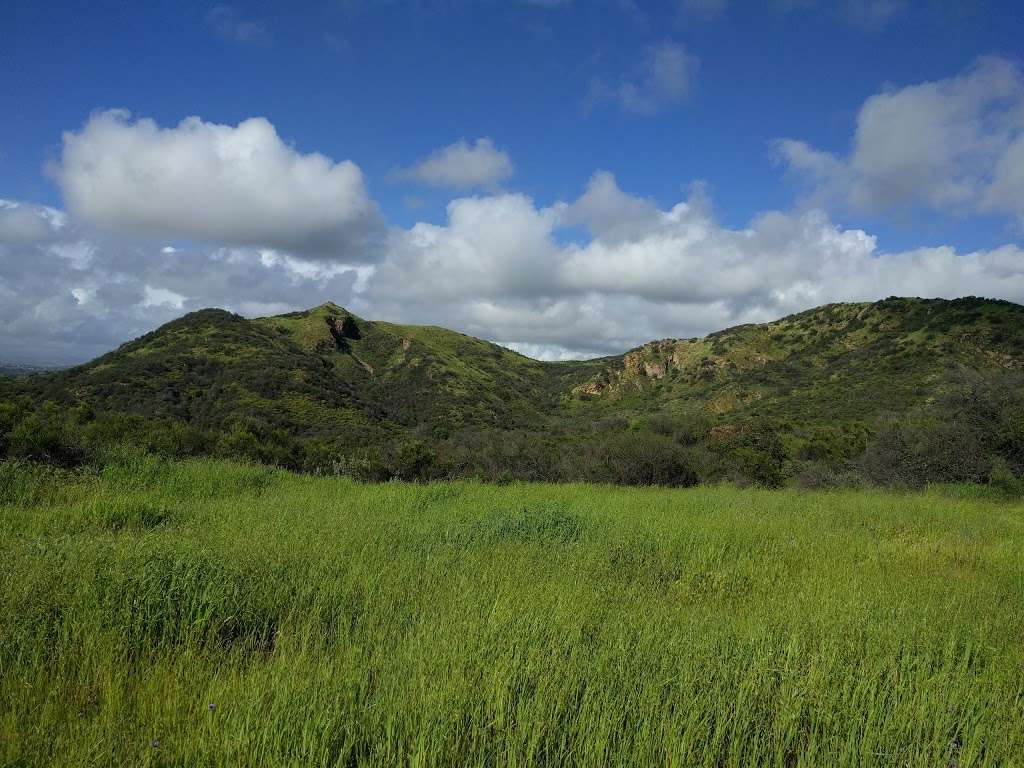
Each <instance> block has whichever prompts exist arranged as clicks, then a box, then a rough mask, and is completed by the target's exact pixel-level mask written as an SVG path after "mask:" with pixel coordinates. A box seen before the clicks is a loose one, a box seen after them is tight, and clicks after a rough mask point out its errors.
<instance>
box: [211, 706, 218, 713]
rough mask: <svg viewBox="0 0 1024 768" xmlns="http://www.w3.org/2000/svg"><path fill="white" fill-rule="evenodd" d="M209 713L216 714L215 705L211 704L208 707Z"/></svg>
mask: <svg viewBox="0 0 1024 768" xmlns="http://www.w3.org/2000/svg"><path fill="white" fill-rule="evenodd" d="M210 711H211V712H216V711H217V705H216V704H211V705H210Z"/></svg>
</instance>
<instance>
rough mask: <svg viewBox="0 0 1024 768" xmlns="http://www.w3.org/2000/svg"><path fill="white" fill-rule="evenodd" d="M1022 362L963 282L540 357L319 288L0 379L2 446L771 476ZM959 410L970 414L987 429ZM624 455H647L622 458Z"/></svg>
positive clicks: (465, 469)
mask: <svg viewBox="0 0 1024 768" xmlns="http://www.w3.org/2000/svg"><path fill="white" fill-rule="evenodd" d="M1022 370H1024V307H1022V306H1020V305H1017V304H1012V303H1009V302H1003V301H992V300H985V299H976V298H968V299H959V300H954V301H944V300H927V299H898V298H892V299H887V300H885V301H881V302H876V303H862V304H832V305H828V306H824V307H820V308H817V309H813V310H810V311H807V312H803V313H800V314H797V315H792V316H790V317H786V318H783V319H781V320H777V321H775V322H771V323H765V324H760V325H743V326H738V327H735V328H730V329H726V330H723V331H719V332H716V333H712V334H710V335H708V336H706V337H704V338H691V339H664V340H661V341H655V342H651V343H648V344H645V345H643V346H641V347H638V348H636V349H634V350H632V351H630V352H628V353H626V354H624V355H620V356H615V357H609V358H603V359H599V360H590V361H576V362H558V363H553V362H541V361H537V360H532V359H530V358H527V357H524V356H522V355H520V354H517V353H515V352H512V351H511V350H508V349H506V348H504V347H501V346H498V345H495V344H491V343H489V342H486V341H482V340H480V339H476V338H473V337H470V336H466V335H464V334H460V333H456V332H454V331H450V330H447V329H444V328H438V327H431V326H409V325H396V324H393V323H387V322H380V321H369V320H366V319H363V318H361V317H358V316H356V315H354V314H352V313H350V312H348V311H347V310H345V309H344V308H342V307H340V306H337V305H335V304H332V303H326V304H322V305H320V306H318V307H315V308H313V309H310V310H306V311H303V312H293V313H289V314H285V315H279V316H275V317H265V318H257V319H253V320H246V319H244V318H242V317H239V316H237V315H233V314H231V313H228V312H225V311H222V310H215V309H208V310H202V311H199V312H194V313H191V314H189V315H186V316H185V317H182V318H180V319H178V320H175V321H173V322H171V323H168V324H166V325H164V326H162V327H160V328H158V329H157V330H155V331H153V332H151V333H149V334H146V335H145V336H143V337H141V338H139V339H136V340H134V341H132V342H129V343H127V344H125V345H123V346H121V347H120V348H118V349H117V350H114V351H113V352H110V353H108V354H106V355H104V356H102V357H100V358H98V359H96V360H94V361H92V362H90V363H88V364H86V365H82V366H78V367H76V368H71V369H68V370H64V371H59V372H55V373H47V374H41V375H35V376H31V377H28V378H25V379H18V380H12V379H2V383H0V432H2V433H5V434H6V436H5V437H4V445H0V448H2V449H4V450H5V451H8V452H10V453H14V454H16V455H26V456H29V457H38V456H40V455H42V456H44V457H45V455H47V449H45V445H44V447H42V448H41V447H40V445H38V443H40V441H42V443H45V440H44V437H45V436H46V435H47V434H49V433H61V432H62V430H66V429H67V428H68V426H67V423H66V422H67V420H68V419H69V418H71V419H72V420H73V421H74V422H75V424H76V425H77V426H76V428H77V427H81V428H82V436H81V442H83V443H84V444H88V446H95V445H97V444H105V443H109V442H111V441H113V440H115V439H119V438H123V437H127V438H129V439H132V440H136V441H140V440H141V442H142V443H143V444H144V447H146V448H147V449H148V450H158V451H161V452H165V453H172V454H182V453H184V454H197V453H199V454H205V453H214V454H219V455H232V456H238V455H243V456H250V457H253V458H257V459H260V460H262V461H269V462H272V463H278V464H282V465H285V466H291V467H294V468H299V469H315V470H317V471H354V470H353V468H356V469H359V468H361V469H360V471H364V472H367V473H369V476H380V477H386V476H390V475H397V476H421V475H422V474H423V472H424V467H425V466H428V465H429V466H433V467H434V470H432V471H438V472H440V471H442V469H440V468H439V467H443V472H446V473H448V474H475V475H482V476H485V477H502V476H510V477H524V478H527V479H541V478H546V479H572V478H577V477H580V478H586V479H598V480H600V479H606V478H607V479H613V480H616V479H618V480H622V481H624V482H631V481H637V482H659V481H661V480H662V479H664V478H666V477H669V478H671V477H676V476H679V472H680V471H681V470H680V469H679V467H680V466H682V465H683V464H687V465H688V466H697V469H696V470H694V472H696V476H698V477H728V476H730V473H731V472H732V471H733V469H734V468H735V467H737V466H742V467H745V468H744V469H743V474H744V475H745V476H748V477H749V476H753V477H754V479H755V480H759V481H762V480H764V478H766V477H767V478H768V479H769V480H770V481H771V482H776V481H778V480H779V479H780V478H781V477H783V476H793V475H794V474H795V473H796V472H797V471H798V470H799V466H797V465H798V464H799V462H800V461H804V460H824V461H828V462H831V465H833V466H838V465H840V464H842V463H843V462H849V461H852V460H854V459H856V458H857V457H859V456H861V455H862V454H864V452H865V451H866V450H868V448H869V442H870V441H871V440H872V439H874V438H875V437H877V436H878V435H879V434H882V432H883V431H884V430H883V427H884V425H885V424H886V423H891V422H892V421H893V420H903V421H904V422H907V421H908V420H909V421H914V422H915V423H917V424H922V423H928V422H932V423H934V422H942V421H944V420H947V416H948V415H949V414H948V412H947V410H948V408H949V407H952V406H950V405H949V403H950V402H952V401H951V398H953V399H954V400H955V398H956V397H957V396H958V395H957V393H960V394H962V393H963V392H964V391H965V386H966V387H967V388H971V387H974V389H975V390H978V386H979V385H978V381H977V378H978V377H981V379H982V380H984V381H985V382H988V383H986V384H985V387H987V388H986V389H985V393H984V396H983V397H982V395H979V394H978V393H977V391H976V392H975V395H973V396H974V397H975V400H978V398H979V397H981V398H982V399H984V398H988V400H992V399H993V398H995V399H996V400H999V403H1001V405H998V408H1003V409H1004V410H1005V409H1006V408H1009V406H1008V405H1007V403H1008V402H1010V401H1011V400H1013V395H1012V392H1013V391H1015V387H1016V385H1017V382H1018V381H1019V372H1021V371H1022ZM965 376H967V377H969V376H974V377H975V379H976V380H975V381H974V383H969V384H965V381H966V379H965ZM1014 377H1018V378H1014ZM992 382H997V385H995V384H992ZM993 387H994V389H993ZM979 391H980V390H979ZM993 392H995V393H996V394H993ZM1007 392H1010V393H1011V394H1009V395H1008V394H1007ZM1000 398H1001V399H1000ZM1007 398H1009V400H1008V399H1007ZM959 402H960V405H958V406H955V407H956V408H960V410H961V411H962V410H963V409H964V408H965V407H967V406H964V405H963V398H962V397H961V399H960V401H959ZM979 402H980V401H979ZM986 402H988V401H986ZM993 402H994V401H993ZM992 408H996V406H991V407H990V408H989V409H990V410H992ZM975 410H977V408H975ZM972 413H974V412H973V411H972ZM1000 413H1003V411H1000ZM976 417H977V418H976ZM971 418H973V419H975V422H977V424H976V431H979V430H982V429H988V430H989V431H990V432H991V431H992V430H993V429H996V428H995V427H993V426H992V424H991V423H987V422H986V424H985V425H981V422H980V421H978V418H982V417H979V416H978V415H977V414H974V415H973V416H971ZM1000 418H1002V416H1001V417H1000ZM33 420H34V421H33ZM1004 421H1005V419H1004ZM1001 423H1002V422H1000V424H1001ZM1008 428H1009V429H1011V431H1012V429H1016V427H1012V428H1010V427H1008ZM998 429H1003V427H999V428H998ZM19 430H20V431H19ZM48 431H49V432H48ZM997 431H998V430H997ZM1021 431H1022V434H1024V426H1022V427H1021ZM637 435H644V436H645V437H644V439H643V440H640V439H639V438H638V437H637ZM140 436H141V438H140ZM1011 437H1012V436H1011ZM51 438H52V439H53V440H58V441H59V439H63V438H58V437H53V435H51ZM142 438H144V439H142ZM978 439H979V440H980V439H981V438H980V437H979V438H978ZM659 441H660V442H659ZM986 445H987V443H986ZM88 446H87V448H88ZM87 448H83V450H87ZM990 449H991V446H989V447H988V448H986V449H985V450H987V451H989V452H990V453H991V450H994V449H991V450H990ZM680 450H683V451H685V452H686V455H685V457H684V456H681V455H677V454H678V452H679V451H680ZM979 450H980V449H979ZM986 455H988V454H986ZM666 456H667V457H668V458H665V457H666ZM723 456H724V457H726V458H723ZM744 456H745V457H746V458H745V459H744V458H743V457H744ZM638 457H640V458H638ZM751 457H753V458H751ZM765 457H767V458H765ZM1011 458H1012V456H1011ZM640 461H642V462H646V464H645V466H648V465H650V466H649V467H648V470H649V471H648V470H645V473H641V474H639V475H637V474H631V473H629V472H626V473H625V474H622V472H621V470H622V467H623V466H627V467H628V466H634V465H636V463H637V462H640ZM766 461H767V462H768V463H769V464H770V465H771V466H772V467H774V469H772V470H771V472H770V473H769V474H768V475H764V473H763V472H762V470H763V467H762V469H758V466H760V465H759V464H758V462H760V463H761V464H763V463H764V462H766ZM659 462H660V463H659ZM730 462H731V464H730ZM751 462H753V464H751ZM1021 462H1022V463H1024V456H1022V457H1021ZM655 465H657V466H655ZM980 466H981V465H980V464H979V467H980ZM985 466H987V467H988V469H989V470H991V468H992V466H994V465H993V464H992V462H989V463H988V464H987V465H985ZM403 467H404V468H403ZM730 467H732V469H731V468H730ZM764 471H767V470H764ZM986 471H987V470H986ZM978 472H981V469H979V470H978ZM602 473H604V474H602ZM673 473H674V474H673ZM684 474H685V473H684ZM691 474H692V473H690V474H686V477H688V478H689V477H691ZM975 474H977V473H975ZM972 477H973V475H972ZM765 482H768V481H765Z"/></svg>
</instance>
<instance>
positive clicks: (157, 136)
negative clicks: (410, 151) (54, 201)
mask: <svg viewBox="0 0 1024 768" xmlns="http://www.w3.org/2000/svg"><path fill="white" fill-rule="evenodd" d="M53 174H54V176H55V178H56V179H57V181H58V183H59V184H60V187H61V190H62V192H63V194H64V199H65V202H66V203H67V206H68V209H69V211H70V212H71V214H72V215H74V216H75V217H77V218H79V219H80V220H82V221H83V222H86V223H88V224H90V225H92V226H95V227H97V228H103V229H107V230H110V231H117V232H119V233H133V234H136V235H141V236H159V237H169V238H183V239H188V240H193V241H204V242H214V243H223V244H231V245H239V246H262V247H269V248H276V249H280V250H288V251H294V252H297V253H302V254H305V255H307V256H310V257H316V258H320V259H327V260H334V261H345V262H362V261H369V260H372V259H373V258H374V256H375V252H374V250H373V247H372V246H373V241H374V238H375V235H376V234H377V232H378V231H379V228H380V221H379V215H378V211H377V207H376V205H375V203H374V202H373V201H372V200H371V199H370V197H369V195H368V193H367V191H366V188H365V185H364V183H363V175H362V172H361V171H360V169H359V167H358V166H356V165H355V164H354V163H352V162H351V161H348V160H344V161H341V162H334V161H332V160H331V159H329V158H327V157H325V156H323V155H321V154H319V153H315V152H314V153H310V154H302V153H300V152H298V151H296V150H295V149H294V148H292V147H290V146H289V145H287V144H286V143H285V142H283V141H282V140H281V138H280V137H279V136H278V135H277V132H276V131H275V130H274V126H273V125H271V124H270V122H268V121H267V120H265V119H264V118H259V117H257V118H250V119H248V120H245V121H243V122H241V123H239V124H238V125H237V126H229V125H218V124H215V123H207V122H204V121H203V120H201V119H199V118H198V117H189V118H186V119H185V120H183V121H182V122H181V123H180V124H178V125H177V126H175V127H173V128H161V127H159V126H158V125H157V124H156V123H155V122H154V121H152V120H148V119H140V120H135V121H133V120H132V119H131V117H130V116H129V114H128V113H127V112H125V111H121V110H114V111H108V112H101V113H98V114H95V115H93V116H92V117H91V118H90V119H89V120H88V122H86V124H85V125H84V126H83V127H82V129H81V130H79V131H77V132H67V133H65V134H64V143H63V153H62V156H61V159H60V162H59V163H58V164H57V165H56V166H55V167H54V168H53Z"/></svg>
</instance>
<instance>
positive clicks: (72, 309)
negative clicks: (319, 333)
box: [0, 201, 364, 364]
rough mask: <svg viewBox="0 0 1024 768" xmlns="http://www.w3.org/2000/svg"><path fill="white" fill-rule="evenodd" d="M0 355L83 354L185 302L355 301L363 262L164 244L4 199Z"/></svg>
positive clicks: (80, 357) (260, 310)
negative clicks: (14, 224) (15, 221)
mask: <svg viewBox="0 0 1024 768" xmlns="http://www.w3.org/2000/svg"><path fill="white" fill-rule="evenodd" d="M12 213H13V214H17V215H18V218H19V219H20V220H21V221H23V222H24V221H30V222H41V223H42V226H41V227H40V226H38V225H37V224H36V223H33V224H32V225H31V226H30V227H27V228H26V227H21V226H19V227H14V228H12V227H4V226H3V225H2V224H0V360H14V361H22V362H29V363H39V364H59V363H73V362H81V361H84V360H87V359H90V358H92V357H95V356H97V355H99V354H102V353H103V352H106V351H108V350H110V349H113V348H114V347H116V346H117V345H118V344H121V343H122V342H124V341H127V340H129V339H131V338H134V337H136V336H139V335H141V334H142V333H145V332H147V331H150V330H152V329H153V328H155V327H157V326H158V325H160V324H162V323H164V322H167V321H168V320H172V319H173V318H175V317H178V316H180V315H182V314H184V313H185V312H189V311H192V310H195V309H200V308H203V307H211V306H212V307H223V308H225V309H229V310H231V311H235V312H239V313H242V314H246V315H249V316H255V315H263V314H273V313H277V312H286V311H289V310H293V309H298V308H300V307H307V306H312V305H315V304H319V303H320V302H322V301H325V300H327V299H333V300H335V301H338V302H340V303H346V302H349V301H350V299H351V296H352V290H353V287H354V286H355V285H356V283H357V281H358V279H359V275H360V272H361V271H362V269H364V268H359V267H343V266H340V265H332V264H325V263H323V262H312V261H308V260H303V259H299V258H296V257H294V256H290V255H288V254H284V253H279V252H277V251H273V250H269V249H254V248H234V247H232V248H229V247H220V248H213V249H188V248H180V249H179V248H168V247H163V248H162V247H159V246H158V245H153V244H140V243H138V242H130V241H124V240H121V239H118V238H116V237H113V236H110V235H108V234H105V233H102V232H97V231H93V230H88V229H83V228H82V227H81V225H79V224H77V223H75V222H74V221H73V220H71V219H69V218H68V217H66V216H64V215H63V214H61V213H60V212H58V211H54V210H52V209H48V208H44V207H41V206H31V205H25V204H21V203H16V202H13V201H0V214H2V215H0V221H11V220H13V219H12V217H11V216H10V215H11V214H12Z"/></svg>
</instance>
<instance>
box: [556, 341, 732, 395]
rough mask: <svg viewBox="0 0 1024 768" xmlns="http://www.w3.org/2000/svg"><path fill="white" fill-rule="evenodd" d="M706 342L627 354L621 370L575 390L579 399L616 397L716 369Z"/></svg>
mask: <svg viewBox="0 0 1024 768" xmlns="http://www.w3.org/2000/svg"><path fill="white" fill-rule="evenodd" d="M709 361H711V358H710V355H709V348H708V345H707V343H706V342H704V341H698V340H688V339H662V340H661V341H652V342H650V343H649V344H644V346H642V347H638V348H637V349H634V350H633V351H632V352H627V353H626V354H625V355H624V356H623V358H622V367H621V368H614V369H609V370H606V371H603V372H602V373H600V374H599V375H598V376H596V377H594V378H593V379H591V380H590V381H587V382H585V383H583V384H581V385H579V386H578V387H576V388H575V389H573V391H572V393H573V395H575V396H577V397H593V396H597V395H604V394H613V393H617V392H620V391H623V390H628V389H630V388H642V387H644V386H645V385H646V384H649V383H652V382H657V381H661V380H662V379H665V378H666V377H670V376H672V374H673V373H675V372H679V371H685V372H695V371H698V370H700V369H701V367H702V366H708V365H710V366H711V368H712V369H714V368H715V367H716V365H715V363H714V362H709Z"/></svg>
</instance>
